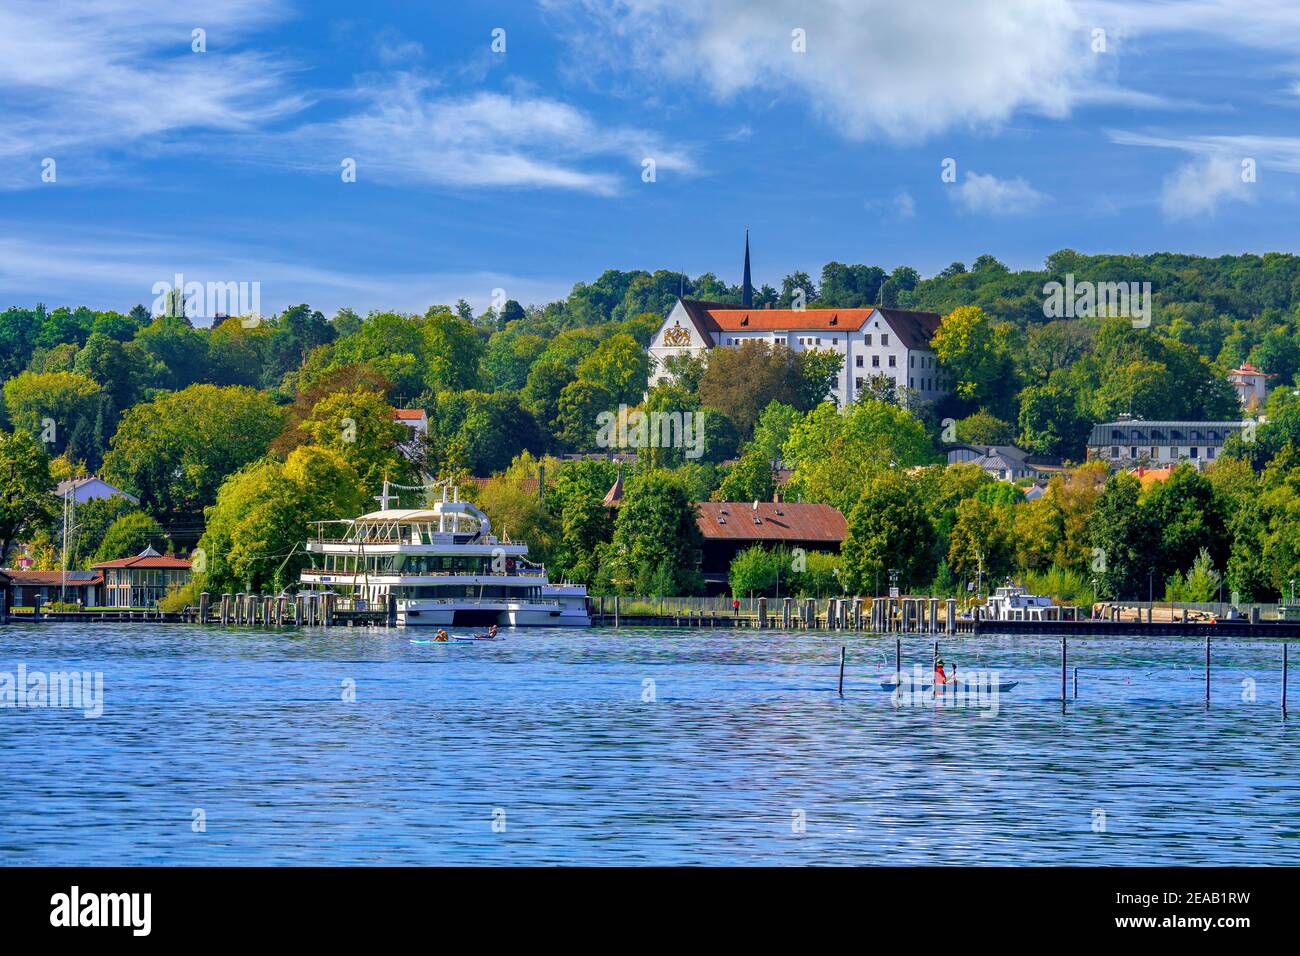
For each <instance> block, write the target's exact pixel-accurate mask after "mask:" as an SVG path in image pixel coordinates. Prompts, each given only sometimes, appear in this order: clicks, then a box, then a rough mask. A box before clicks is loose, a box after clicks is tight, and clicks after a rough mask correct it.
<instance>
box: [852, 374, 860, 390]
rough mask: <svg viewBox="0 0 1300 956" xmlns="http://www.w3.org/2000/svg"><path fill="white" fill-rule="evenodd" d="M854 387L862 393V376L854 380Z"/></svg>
mask: <svg viewBox="0 0 1300 956" xmlns="http://www.w3.org/2000/svg"><path fill="white" fill-rule="evenodd" d="M853 387H854V388H855V389H857V390H858V391H859V392H860V391H862V377H861V376H859V377H858V378H855V379H854V380H853Z"/></svg>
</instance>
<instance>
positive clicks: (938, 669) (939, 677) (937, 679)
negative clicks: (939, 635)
mask: <svg viewBox="0 0 1300 956" xmlns="http://www.w3.org/2000/svg"><path fill="white" fill-rule="evenodd" d="M946 683H948V675H947V674H945V673H944V672H943V661H935V662H934V686H935V687H941V686H942V685H944V684H946Z"/></svg>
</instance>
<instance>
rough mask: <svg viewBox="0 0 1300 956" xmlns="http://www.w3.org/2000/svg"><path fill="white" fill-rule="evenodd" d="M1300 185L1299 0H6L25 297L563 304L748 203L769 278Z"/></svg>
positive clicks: (1290, 228) (1289, 224) (1, 202)
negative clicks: (505, 299) (184, 294)
mask: <svg viewBox="0 0 1300 956" xmlns="http://www.w3.org/2000/svg"><path fill="white" fill-rule="evenodd" d="M196 28H199V29H202V30H204V31H205V39H206V51H205V52H194V51H193V50H192V45H193V40H192V36H193V33H192V31H193V30H195V29H196ZM498 29H500V30H504V31H505V33H504V41H505V51H504V52H494V51H493V49H492V44H493V31H494V30H498ZM796 31H802V38H803V46H804V49H803V51H802V52H801V51H799V50H797V49H795V48H796V47H797V46H799V35H798V34H797V33H796ZM1098 31H1102V32H1098ZM348 158H351V159H354V160H355V161H356V170H357V177H356V182H343V180H342V177H341V175H340V173H341V163H342V162H343V161H344V160H345V159H348ZM47 159H52V160H54V167H53V169H54V174H55V178H54V181H53V182H45V181H43V180H42V170H43V168H44V167H43V161H44V160H47ZM647 159H652V160H653V161H654V164H655V168H654V173H655V176H654V181H653V182H645V181H643V169H644V163H645V161H646V160H647ZM945 159H952V160H954V161H955V167H956V181H955V182H945V181H944V180H943V178H942V176H941V173H942V169H943V163H944V160H945ZM1243 162H1247V163H1248V164H1253V168H1254V170H1255V176H1254V181H1248V180H1249V178H1250V177H1245V178H1243ZM47 165H48V164H47ZM1298 186H1300V4H1296V3H1294V2H1291V3H1287V2H1266V0H1255V2H1249V0H1184V2H1179V3H1164V2H1125V3H1118V2H1074V0H961V2H958V0H942V2H941V0H903V2H891V0H835V2H831V0H821V2H819V0H622V2H614V0H608V2H604V3H596V2H589V0H540V2H523V0H520V2H514V3H494V2H480V3H473V4H466V3H452V2H448V3H416V2H383V0H372V2H370V3H367V4H356V3H343V2H334V0H318V2H313V3H310V4H308V3H306V2H298V3H293V2H287V0H230V2H222V0H205V2H194V0H134V2H126V0H120V2H119V0H61V2H60V3H58V4H48V3H44V2H37V0H6V2H5V4H4V5H3V6H2V7H0V300H2V301H0V307H5V306H8V305H10V304H15V305H31V304H33V303H34V302H36V301H42V302H45V303H46V304H47V305H49V306H51V307H53V306H57V305H90V306H92V307H98V308H129V307H130V306H131V305H133V304H135V303H137V302H142V303H145V304H146V305H148V304H149V303H150V302H151V300H152V298H153V296H152V294H151V289H152V286H153V284H154V283H156V282H159V281H169V280H171V279H172V277H173V275H174V274H176V273H178V272H179V273H182V274H183V275H184V276H185V278H186V280H197V281H201V282H202V281H220V282H229V281H249V282H253V281H256V282H260V284H261V300H262V307H263V311H264V312H272V311H276V310H279V309H280V308H283V307H284V306H285V305H288V304H293V303H297V302H303V301H305V302H308V303H310V304H312V305H313V306H315V307H317V308H321V309H323V310H325V311H327V312H333V311H334V310H336V309H337V308H339V307H342V306H350V307H352V308H354V309H356V310H358V311H360V312H365V311H368V310H370V309H376V308H395V309H402V310H412V311H414V310H420V311H422V310H423V309H424V308H426V307H427V306H428V305H429V304H432V303H435V302H442V303H450V302H453V301H455V300H456V299H457V298H460V297H464V298H466V299H468V300H470V301H471V302H472V303H473V304H474V305H475V306H476V307H477V308H482V307H483V306H485V305H486V304H487V303H488V300H489V299H490V297H491V296H492V293H493V290H494V289H496V288H501V289H504V290H505V291H506V294H507V295H509V296H510V297H511V298H516V299H519V300H520V301H522V302H524V303H526V304H527V303H538V304H540V303H544V302H546V301H549V300H551V299H554V298H560V297H563V296H564V295H565V294H566V293H567V291H568V290H569V289H570V288H571V286H572V285H573V283H574V282H577V281H590V280H591V279H594V278H595V277H596V276H598V275H599V274H600V272H601V271H603V270H604V269H607V268H620V269H632V268H642V269H658V268H670V269H681V270H685V271H687V272H689V273H691V274H692V275H696V274H699V273H701V272H705V271H712V272H715V273H717V274H718V275H719V276H721V277H722V278H724V279H726V280H727V281H730V282H737V281H739V273H740V256H741V243H742V238H743V230H744V229H745V227H748V228H749V229H750V231H751V237H752V243H753V259H754V274H755V281H756V282H760V283H761V282H768V283H771V284H773V285H779V283H780V279H781V277H782V276H783V275H785V274H787V273H789V272H791V271H794V270H795V269H803V270H806V271H809V272H811V273H813V274H814V276H815V275H816V273H817V272H818V271H819V270H820V268H821V265H822V264H823V263H825V262H827V261H829V260H832V259H835V260H839V261H842V262H865V263H871V264H877V265H882V266H885V267H887V268H892V267H893V266H895V265H900V264H907V265H912V266H915V267H916V268H918V269H920V270H921V272H922V273H923V274H925V275H930V274H932V273H934V272H936V271H938V270H939V269H941V268H943V267H944V266H945V265H947V264H948V263H949V262H951V261H953V260H962V261H965V262H966V263H968V264H969V263H970V261H971V260H973V259H974V258H975V257H976V256H977V255H979V254H981V253H984V252H989V253H992V254H994V255H996V256H998V257H999V258H1001V259H1002V260H1003V261H1005V262H1007V263H1008V264H1009V265H1012V266H1013V267H1033V266H1037V265H1039V264H1041V262H1042V259H1043V257H1044V256H1045V255H1047V254H1048V253H1050V252H1052V251H1055V250H1057V249H1060V248H1065V247H1069V248H1073V249H1077V250H1079V251H1083V252H1152V251H1166V250H1168V251H1180V252H1193V253H1201V254H1207V255H1216V254H1222V253H1240V252H1257V253H1263V252H1269V251H1283V252H1291V251H1296V244H1297V243H1296V229H1295V226H1294V223H1295V222H1296V219H1297V212H1298V211H1300V210H1298V209H1297V198H1298V195H1300V193H1298V192H1297V187H1298Z"/></svg>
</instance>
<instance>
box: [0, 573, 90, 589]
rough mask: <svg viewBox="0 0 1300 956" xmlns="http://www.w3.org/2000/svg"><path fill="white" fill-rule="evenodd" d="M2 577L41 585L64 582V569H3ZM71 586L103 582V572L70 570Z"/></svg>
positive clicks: (20, 582)
mask: <svg viewBox="0 0 1300 956" xmlns="http://www.w3.org/2000/svg"><path fill="white" fill-rule="evenodd" d="M0 577H7V578H9V579H10V580H11V581H13V582H14V584H24V585H32V586H40V585H46V584H55V585H57V584H61V583H62V582H63V572H62V571H2V572H0ZM67 581H68V586H69V587H85V586H86V585H87V584H103V583H104V574H103V572H95V573H94V574H91V573H90V572H89V571H69V572H68V578H67Z"/></svg>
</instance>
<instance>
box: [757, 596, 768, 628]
mask: <svg viewBox="0 0 1300 956" xmlns="http://www.w3.org/2000/svg"><path fill="white" fill-rule="evenodd" d="M766 627H767V598H766V597H765V596H764V597H760V598H759V599H758V629H759V630H760V631H761V630H764V629H765V628H766Z"/></svg>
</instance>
